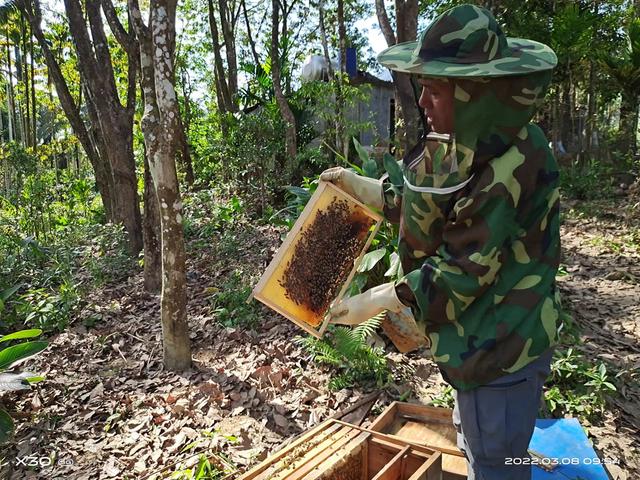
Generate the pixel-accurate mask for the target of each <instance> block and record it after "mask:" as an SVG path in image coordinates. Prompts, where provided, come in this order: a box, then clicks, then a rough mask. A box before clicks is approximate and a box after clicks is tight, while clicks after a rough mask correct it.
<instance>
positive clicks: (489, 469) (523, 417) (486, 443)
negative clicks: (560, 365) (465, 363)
mask: <svg viewBox="0 0 640 480" xmlns="http://www.w3.org/2000/svg"><path fill="white" fill-rule="evenodd" d="M552 355H553V349H550V350H549V351H547V352H546V353H544V354H543V355H542V356H541V357H540V358H538V359H536V360H534V361H533V362H531V363H530V364H529V365H527V366H526V367H524V368H522V369H521V370H519V371H517V372H515V373H511V374H508V375H506V376H504V377H501V378H499V379H497V380H494V381H493V382H491V383H488V384H487V385H483V386H481V387H478V388H475V389H473V390H469V391H454V398H455V401H456V402H455V408H454V410H453V424H454V426H455V427H456V431H457V432H458V447H459V448H460V450H462V451H463V453H464V454H465V456H466V457H467V460H468V461H469V468H468V471H469V473H468V475H469V477H468V478H469V480H530V479H531V466H530V465H522V464H521V463H523V462H518V461H517V460H516V461H513V460H511V459H514V458H517V459H520V458H529V454H528V453H527V448H528V446H529V441H530V440H531V435H533V429H534V426H535V421H536V417H537V413H538V407H539V405H540V395H541V393H542V385H543V384H544V382H545V380H546V378H547V376H548V375H549V367H550V364H551V357H552Z"/></svg>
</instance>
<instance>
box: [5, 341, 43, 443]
mask: <svg viewBox="0 0 640 480" xmlns="http://www.w3.org/2000/svg"><path fill="white" fill-rule="evenodd" d="M41 334H42V330H38V329H32V330H20V331H18V332H14V333H11V334H9V335H4V336H2V337H0V346H1V347H3V348H2V350H0V394H2V393H3V392H10V391H18V390H29V389H30V388H31V385H32V384H34V383H37V382H39V381H42V380H43V378H42V377H39V376H37V375H35V374H33V373H29V372H15V371H12V372H11V373H7V371H8V370H12V369H13V368H14V367H15V366H16V365H17V364H18V363H19V362H22V361H24V360H27V359H28V358H31V357H33V356H35V355H37V354H38V353H40V352H41V351H42V350H44V349H45V348H47V346H48V343H47V342H44V341H31V340H29V339H32V338H36V337H39V336H40V335H41ZM20 340H27V341H26V342H18V343H14V342H16V341H20ZM5 342H12V343H14V344H13V345H10V346H5V345H6V343H5ZM3 343H4V344H5V345H2V344H3ZM13 429H14V423H13V419H12V418H11V416H10V415H9V414H8V413H7V412H6V411H5V410H3V409H0V444H1V443H4V442H6V441H7V440H8V439H9V437H10V435H11V432H12V431H13Z"/></svg>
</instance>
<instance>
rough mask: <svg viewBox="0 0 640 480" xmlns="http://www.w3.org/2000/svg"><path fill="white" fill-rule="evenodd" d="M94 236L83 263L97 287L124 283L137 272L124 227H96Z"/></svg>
mask: <svg viewBox="0 0 640 480" xmlns="http://www.w3.org/2000/svg"><path fill="white" fill-rule="evenodd" d="M92 236H93V238H92V239H91V243H90V244H89V245H88V246H87V248H86V249H85V253H84V258H83V260H84V262H83V263H84V266H85V268H86V269H87V270H88V271H89V273H90V274H91V277H92V279H93V282H94V284H95V285H104V284H108V283H116V282H119V281H122V280H124V279H125V278H127V277H128V276H129V275H131V273H132V272H134V271H135V270H136V263H135V259H134V258H132V257H131V255H130V254H129V251H128V249H127V236H126V232H125V231H124V228H123V227H121V226H117V225H113V224H107V225H94V226H93V227H92Z"/></svg>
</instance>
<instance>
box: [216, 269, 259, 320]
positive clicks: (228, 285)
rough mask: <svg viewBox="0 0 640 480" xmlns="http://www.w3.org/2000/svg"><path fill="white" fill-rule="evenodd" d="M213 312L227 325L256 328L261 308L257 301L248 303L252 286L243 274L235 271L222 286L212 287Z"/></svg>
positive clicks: (217, 318)
mask: <svg viewBox="0 0 640 480" xmlns="http://www.w3.org/2000/svg"><path fill="white" fill-rule="evenodd" d="M210 292H211V296H210V297H209V301H210V303H211V306H212V309H213V314H214V315H215V318H216V320H217V321H218V322H220V323H221V324H222V325H224V326H225V327H246V328H255V327H256V325H257V324H258V321H259V320H260V310H259V307H258V306H257V305H256V303H255V302H251V303H247V298H249V295H251V287H249V286H247V284H246V282H245V281H244V280H243V278H242V276H241V275H240V273H238V272H234V273H233V274H232V275H231V276H230V277H229V278H227V279H226V280H225V282H224V283H223V285H222V286H221V287H220V288H217V287H213V288H211V289H210Z"/></svg>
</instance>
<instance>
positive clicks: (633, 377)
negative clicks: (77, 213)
mask: <svg viewBox="0 0 640 480" xmlns="http://www.w3.org/2000/svg"><path fill="white" fill-rule="evenodd" d="M563 215H564V219H565V220H564V225H563V227H562V240H563V252H564V254H563V259H562V264H563V268H564V269H565V270H566V275H564V276H562V277H560V279H559V285H560V288H561V291H562V294H563V298H564V302H565V305H566V306H567V307H568V308H569V309H570V310H571V311H572V312H573V315H574V318H575V321H576V322H577V324H578V325H579V327H580V328H581V332H582V333H581V342H580V345H579V346H578V348H579V350H580V351H581V352H583V353H584V354H585V355H586V357H587V358H588V359H589V360H594V361H595V360H604V361H606V362H607V363H608V364H610V365H612V366H615V369H616V371H618V372H620V373H619V378H618V380H617V382H618V384H621V385H622V386H623V388H620V389H619V392H618V395H616V396H615V397H613V398H611V399H610V400H608V411H607V413H606V414H605V416H604V418H603V420H602V421H601V422H600V423H598V424H594V425H585V426H586V427H587V428H588V431H589V434H590V436H591V438H592V439H593V442H594V445H595V447H596V449H597V451H598V452H599V453H600V455H601V457H605V456H606V457H608V458H615V459H619V460H620V464H619V465H618V466H611V468H610V473H611V475H612V478H615V479H630V480H631V479H637V478H640V458H639V455H638V452H639V450H638V449H639V448H640V437H639V434H638V432H639V431H640V387H639V384H638V372H639V370H638V368H639V365H640V342H638V339H639V337H640V302H639V299H640V286H639V283H640V250H639V249H640V246H639V245H640V233H639V232H640V230H638V228H639V227H640V220H639V219H638V204H637V203H634V201H633V200H632V199H630V198H621V199H620V202H619V204H618V205H614V206H611V205H610V206H609V207H603V206H600V205H597V204H590V205H580V204H577V203H572V202H566V203H565V205H564V213H563ZM281 232H282V230H278V229H276V228H274V227H270V226H262V227H251V226H248V225H244V227H243V231H242V234H241V235H240V236H241V238H240V239H239V240H238V242H237V244H235V245H230V244H229V243H228V242H226V243H225V242H217V241H216V239H214V241H212V242H210V243H209V242H205V244H204V245H202V242H200V244H199V245H198V246H195V245H191V248H190V260H189V272H188V281H189V321H190V328H191V330H190V331H191V338H192V342H193V358H194V364H193V368H192V370H190V371H189V372H186V373H184V374H182V375H176V374H173V373H170V372H165V371H163V369H162V344H161V329H160V324H159V320H158V318H159V315H158V299H157V298H156V297H153V296H151V295H149V294H147V293H145V292H144V291H143V288H142V278H141V276H140V275H137V276H134V277H131V278H130V279H129V280H128V281H127V282H126V283H124V284H122V283H121V284H119V285H117V286H106V287H103V288H100V289H96V290H93V291H92V292H91V293H90V294H89V296H88V298H87V303H86V306H85V307H84V309H83V311H82V312H81V313H80V315H79V317H78V319H77V321H75V322H74V323H73V324H72V325H71V326H70V328H69V329H68V330H67V331H66V332H64V333H61V334H59V335H56V336H54V337H53V338H52V339H51V341H50V348H49V349H48V350H47V351H46V352H44V354H42V355H41V356H39V357H37V358H36V359H35V360H34V361H33V362H32V364H31V365H29V368H30V369H32V370H33V371H36V372H41V373H42V374H43V375H44V376H46V381H44V382H43V383H42V384H40V386H38V387H37V389H36V390H34V391H32V392H27V395H21V396H18V395H15V396H6V397H5V399H4V400H5V404H6V406H7V407H8V409H9V410H10V411H12V413H13V415H14V417H16V418H17V424H18V425H19V427H18V429H17V432H16V436H15V440H14V442H13V443H11V444H9V446H8V449H7V450H6V456H5V460H6V461H5V463H4V465H3V467H2V470H1V471H0V477H1V478H7V479H20V480H22V479H31V478H47V479H49V478H52V479H53V478H60V479H63V478H64V479H85V478H86V479H112V478H115V479H125V478H136V479H151V478H163V477H164V476H166V475H168V474H169V473H171V472H173V471H175V470H176V468H177V467H178V466H179V465H180V466H181V468H185V466H189V465H194V464H195V463H197V461H198V454H200V453H206V454H208V455H210V456H211V454H212V453H213V452H215V453H216V454H215V455H214V456H211V458H212V459H213V460H214V461H215V462H216V463H217V464H218V465H219V466H221V467H225V466H226V467H227V468H231V467H230V466H231V465H235V466H237V467H238V468H239V469H240V470H242V469H245V468H246V467H248V466H250V465H253V464H255V463H257V462H258V461H260V460H261V459H263V458H265V457H266V455H268V454H269V453H270V452H272V451H274V450H275V449H277V448H278V446H279V445H280V444H282V443H283V442H284V441H286V440H287V439H290V438H292V437H293V436H296V435H298V434H300V433H301V432H303V431H304V430H306V429H307V428H309V427H311V426H313V425H316V424H317V423H318V422H320V421H322V420H323V419H325V418H327V417H328V416H330V415H331V414H333V413H335V412H336V411H338V410H342V409H345V408H347V407H349V406H350V405H352V404H353V403H355V402H356V401H358V400H359V399H360V398H362V397H363V396H365V395H367V394H368V393H370V391H371V390H366V389H347V390H342V391H338V392H332V391H329V390H328V389H327V387H326V385H327V382H328V379H329V376H330V371H329V370H328V369H327V368H324V367H320V366H318V365H315V364H314V363H313V362H310V360H309V356H308V354H306V353H305V352H304V351H302V350H301V349H300V347H298V346H297V345H296V344H295V343H294V342H293V341H292V338H293V337H294V336H296V335H299V334H301V333H302V332H301V331H300V330H299V329H298V328H297V327H296V326H294V325H293V324H291V323H290V322H288V321H286V320H284V319H282V318H281V317H279V316H277V315H275V314H273V313H272V312H270V311H268V310H266V309H265V308H259V309H258V311H259V312H260V317H261V318H260V322H259V326H258V328H257V329H256V330H250V329H239V328H238V329H236V328H226V327H224V326H221V325H220V324H219V322H218V321H217V320H216V315H217V313H216V312H215V311H214V309H213V308H212V306H211V301H210V298H211V295H212V294H213V293H215V292H218V291H220V288H222V287H223V285H225V283H224V281H225V279H226V278H228V277H229V275H231V274H232V273H233V272H238V271H241V272H243V273H244V274H246V275H249V276H250V277H251V278H253V279H256V280H257V278H258V277H259V275H260V273H261V272H262V271H263V270H264V268H265V267H266V265H267V264H268V262H269V260H270V258H271V257H272V256H273V254H274V252H275V251H276V249H277V246H278V245H279V242H280V234H281ZM216 245H217V246H216ZM87 319H91V320H92V323H93V322H95V325H93V326H91V327H87V324H88V323H87ZM387 348H388V351H389V355H388V358H389V361H390V363H391V365H392V369H393V371H394V374H395V379H396V380H395V381H394V382H393V383H392V384H391V385H389V386H388V387H387V388H385V390H384V392H383V393H382V394H381V396H380V402H379V404H378V405H377V406H376V407H375V409H374V414H375V413H376V412H378V413H379V412H380V410H381V408H383V407H384V406H385V405H387V404H388V403H390V402H391V401H393V400H395V399H398V398H399V397H400V396H401V395H403V397H404V398H406V399H407V400H409V401H421V402H427V401H429V400H430V399H431V397H432V396H433V395H434V394H437V393H439V392H440V391H441V390H442V389H443V388H444V383H443V381H442V378H441V377H440V375H439V373H438V371H437V368H436V367H435V365H434V364H433V363H432V362H431V360H430V359H429V358H428V356H427V355H426V354H425V353H424V352H421V353H417V354H411V355H409V356H406V355H401V354H399V353H394V352H393V348H392V347H391V346H390V344H387ZM26 456H30V457H29V458H30V459H35V460H33V461H36V462H39V466H37V467H36V466H33V467H26V466H25V465H24V463H20V464H18V462H17V461H16V460H15V459H17V458H21V459H24V458H25V457H26ZM235 475H237V474H232V475H231V476H230V477H229V478H234V476H235Z"/></svg>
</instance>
